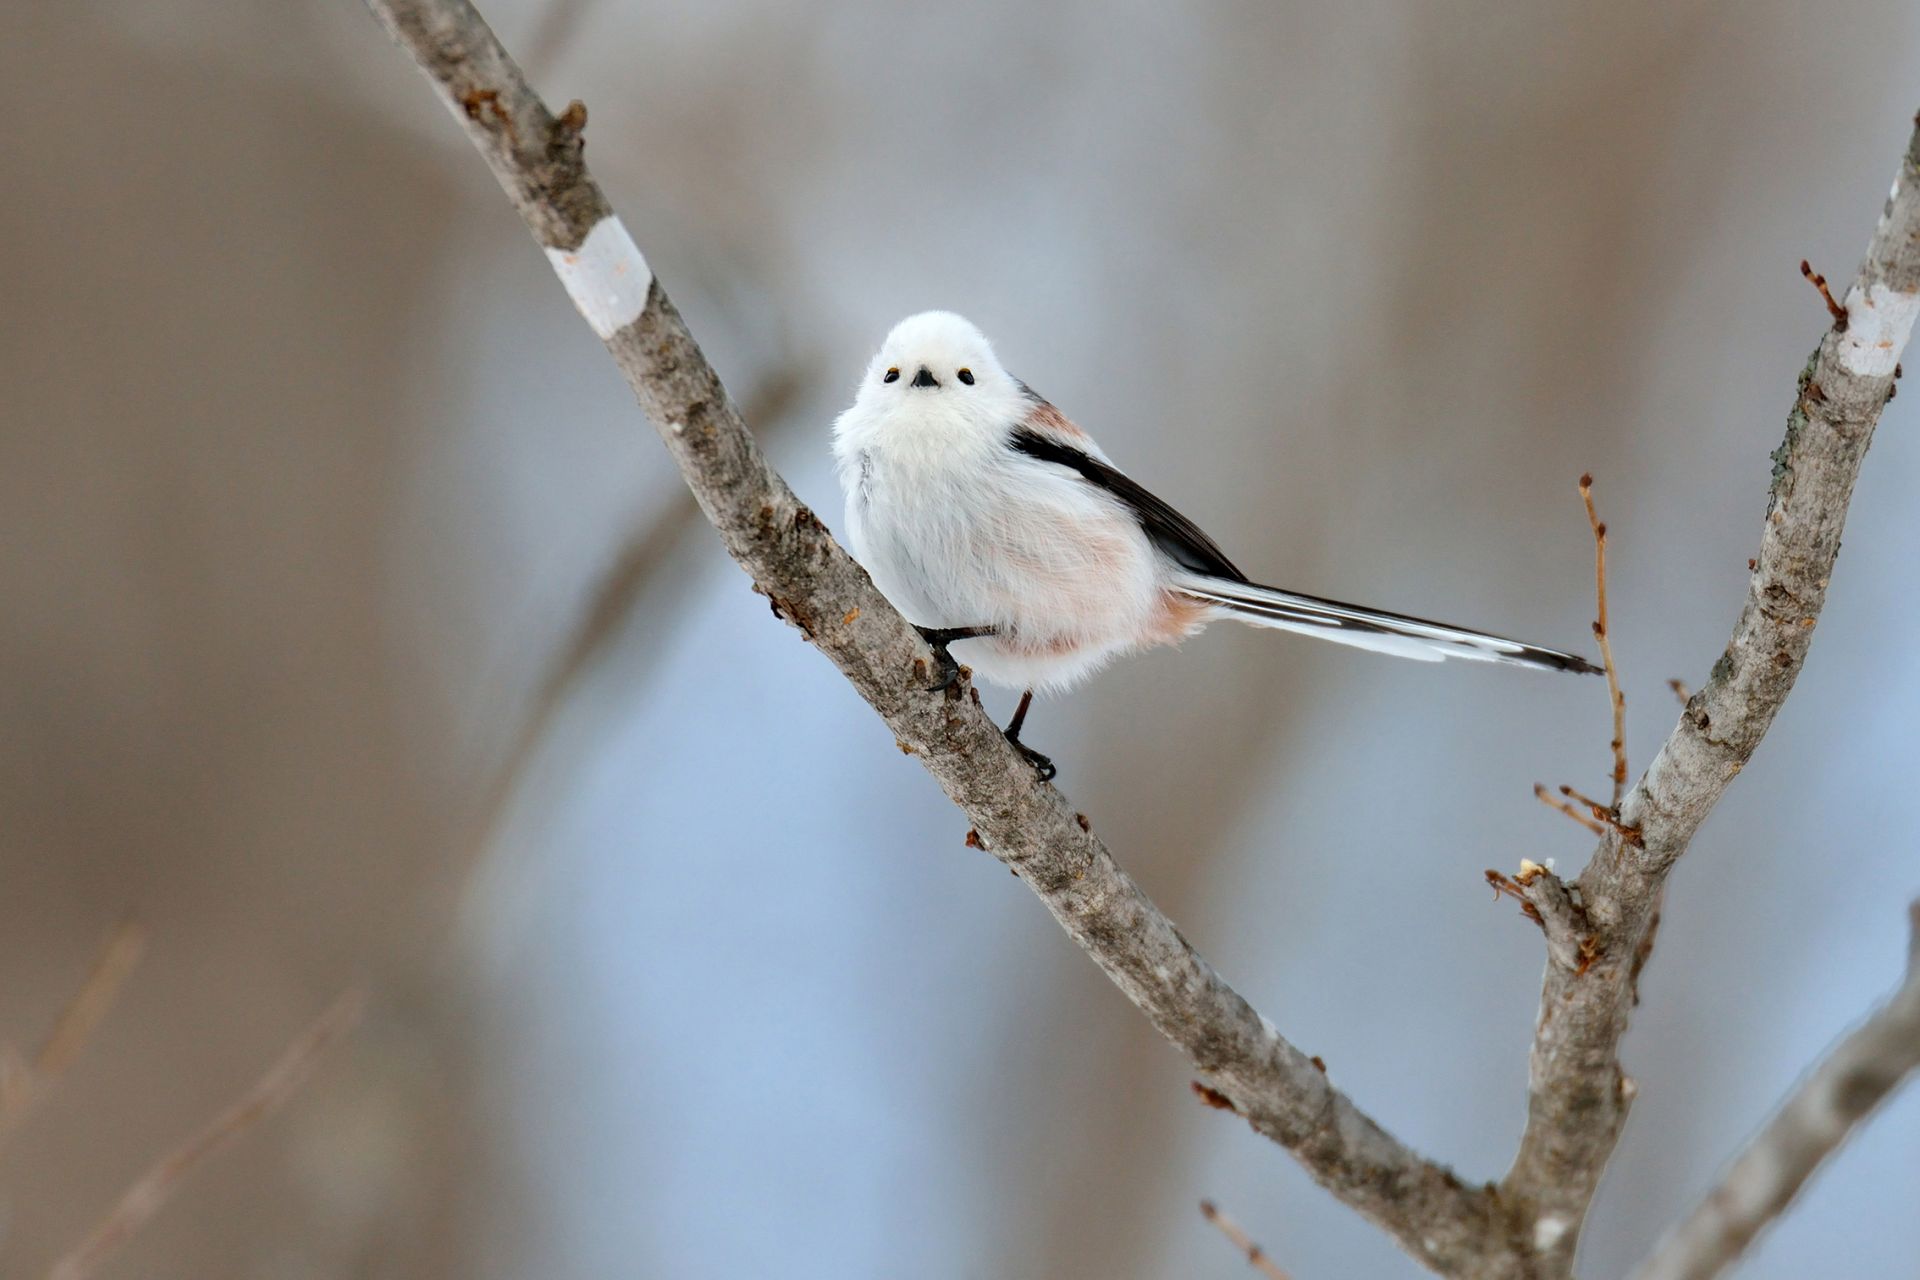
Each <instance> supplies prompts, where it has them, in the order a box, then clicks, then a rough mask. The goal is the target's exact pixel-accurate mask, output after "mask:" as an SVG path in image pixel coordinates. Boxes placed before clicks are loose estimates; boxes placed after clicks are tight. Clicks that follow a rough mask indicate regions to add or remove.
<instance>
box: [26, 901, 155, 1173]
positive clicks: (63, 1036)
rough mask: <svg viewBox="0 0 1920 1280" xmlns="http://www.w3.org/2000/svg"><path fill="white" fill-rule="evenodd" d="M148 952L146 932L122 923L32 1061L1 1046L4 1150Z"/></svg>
mask: <svg viewBox="0 0 1920 1280" xmlns="http://www.w3.org/2000/svg"><path fill="white" fill-rule="evenodd" d="M146 947H147V931H146V930H145V929H144V928H142V927H141V926H140V925H139V924H138V923H136V922H135V921H132V920H123V921H121V922H120V924H119V925H118V926H116V927H115V928H114V931H113V933H112V934H111V935H110V936H109V937H108V938H107V941H106V944H105V945H104V946H102V947H101V948H100V954H99V956H98V957H97V958H96V959H95V960H94V962H93V968H92V970H91V971H90V972H89V973H88V974H87V977H86V981H84V982H82V983H81V984H80V989H79V990H78V991H77V992H75V993H74V996H73V999H72V1000H71V1001H69V1002H68V1004H67V1007H66V1008H65V1009H64V1010H62V1011H61V1014H60V1017H59V1018H58V1019H57V1020H56V1021H55V1022H54V1024H53V1030H52V1031H50V1032H48V1033H47V1038H46V1041H45V1043H43V1044H42V1045H41V1046H40V1051H39V1052H38V1053H36V1054H34V1055H33V1058H32V1060H31V1061H29V1060H27V1059H25V1058H23V1057H21V1056H20V1054H19V1052H18V1051H17V1050H15V1049H14V1048H13V1046H11V1045H6V1046H0V1147H3V1146H4V1144H5V1142H6V1138H7V1135H8V1134H10V1133H12V1132H13V1130H14V1128H15V1127H16V1126H18V1125H19V1124H20V1122H21V1121H22V1120H24V1119H25V1118H26V1116H27V1112H28V1111H29V1110H30V1109H31V1108H32V1107H33V1104H34V1103H35V1102H37V1101H39V1099H40V1098H41V1097H43V1096H45V1094H46V1091H47V1090H48V1089H50V1088H52V1087H53V1085H54V1084H55V1082H57V1081H58V1080H59V1079H60V1077H61V1076H62V1075H64V1074H65V1073H66V1070H67V1068H68V1067H70V1066H72V1065H73V1060H74V1059H75V1058H77V1057H79V1056H80V1051H81V1050H82V1049H84V1048H85V1047H86V1045H87V1041H88V1040H90V1039H91V1038H92V1037H93V1030H94V1028H95V1027H97V1026H99V1025H100V1019H102V1018H104V1017H106V1015H107V1010H109V1009H111V1008H112V1007H113V1002H114V999H115V998H116V997H117V996H118V995H119V994H120V988H121V986H122V984H124V983H125V982H126V980H127V977H128V975H129V974H131V973H132V972H133V970H134V966H135V965H137V964H139V963H140V957H141V955H142V954H143V953H144V952H145V951H146Z"/></svg>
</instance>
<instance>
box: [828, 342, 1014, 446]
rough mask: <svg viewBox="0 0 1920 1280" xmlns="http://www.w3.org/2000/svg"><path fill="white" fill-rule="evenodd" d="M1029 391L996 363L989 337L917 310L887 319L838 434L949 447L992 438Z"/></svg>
mask: <svg viewBox="0 0 1920 1280" xmlns="http://www.w3.org/2000/svg"><path fill="white" fill-rule="evenodd" d="M1030 395H1031V393H1030V392H1028V391H1027V390H1026V388H1025V387H1023V386H1022V385H1021V384H1020V382H1019V380H1018V379H1016V378H1014V377H1013V375H1011V374H1009V373H1008V372H1007V371H1006V370H1005V369H1004V368H1002V367H1001V364H1000V360H999V358H998V357H997V356H995V355H994V354H993V345H992V344H991V343H989V342H988V341H987V336H986V335H985V334H983V333H981V332H980V330H978V329H976V328H975V327H974V326H973V325H972V324H971V323H970V322H968V321H967V320H966V319H964V318H963V317H961V316H957V315H955V314H954V313H953V312H951V311H922V312H921V313H920V314H918V315H912V316H908V317H907V318H906V319H905V320H902V321H901V322H900V323H899V324H897V325H895V326H893V330H892V332H890V333H888V334H887V337H886V341H884V342H882V343H881V344H880V350H879V353H878V354H876V355H875V356H874V357H873V360H872V362H871V363H870V364H868V366H867V371H866V373H865V374H863V375H862V376H861V379H860V387H859V390H858V392H857V393H856V394H855V396H854V402H853V407H852V408H850V409H848V410H847V412H846V413H844V414H842V415H841V417H840V421H839V423H838V428H837V430H838V435H839V436H840V438H841V439H843V440H845V439H847V438H848V437H849V436H850V435H851V436H854V437H859V438H861V439H862V440H863V441H864V440H868V439H869V438H874V439H884V440H890V441H892V442H894V443H896V444H906V443H909V442H910V441H912V440H916V439H917V440H920V441H922V442H924V443H926V444H928V445H935V444H939V445H942V446H943V447H951V446H952V445H954V444H956V443H959V442H961V441H963V440H968V441H973V442H976V443H978V444H979V445H980V446H981V447H983V448H984V447H987V446H988V445H990V444H993V443H997V442H998V441H999V440H1000V438H1001V437H1002V436H1003V435H1004V434H1005V431H1006V428H1007V424H1009V423H1011V422H1015V421H1018V420H1019V419H1020V418H1021V417H1022V416H1023V415H1024V414H1025V413H1026V412H1027V409H1028V403H1027V402H1028V399H1029V397H1030Z"/></svg>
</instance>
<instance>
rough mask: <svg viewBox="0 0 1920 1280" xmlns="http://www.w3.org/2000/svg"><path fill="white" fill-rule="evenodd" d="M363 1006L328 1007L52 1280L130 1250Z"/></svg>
mask: <svg viewBox="0 0 1920 1280" xmlns="http://www.w3.org/2000/svg"><path fill="white" fill-rule="evenodd" d="M363 1003H364V1000H363V998H362V997H361V994H360V993H359V992H357V991H349V992H347V993H346V994H345V995H342V996H341V997H340V998H339V999H337V1000H335V1001H334V1002H333V1004H332V1005H330V1006H328V1008H327V1011H326V1012H325V1013H323V1014H321V1015H320V1018H319V1020H318V1021H317V1022H315V1023H314V1024H313V1025H312V1026H311V1027H308V1028H307V1030H306V1031H304V1032H302V1033H301V1035H300V1038H299V1039H297V1040H295V1041H294V1042H293V1043H292V1044H291V1045H289V1046H288V1047H287V1051H286V1052H285V1053H283V1054H282V1055H280V1060H279V1061H278V1062H276V1063H274V1064H273V1066H272V1067H271V1068H269V1069H268V1071H267V1073H266V1074H265V1075H264V1076H262V1077H260V1080H259V1082H258V1083H256V1084H255V1085H254V1086H253V1088H251V1089H249V1090H247V1092H246V1093H245V1094H244V1095H243V1096H242V1097H241V1098H240V1100H239V1101H237V1102H235V1103H234V1104H233V1105H232V1106H230V1107H228V1108H227V1109H226V1110H225V1111H223V1112H221V1113H220V1114H219V1115H217V1116H215V1117H214V1118H213V1119H212V1120H210V1121H209V1122H208V1123H207V1124H206V1125H204V1126H203V1127H202V1128H201V1129H200V1130H199V1131H198V1132H196V1133H194V1134H193V1136H191V1137H189V1138H188V1139H187V1140H186V1141H185V1142H183V1143H181V1144H180V1145H179V1146H178V1147H175V1148H174V1149H173V1150H172V1151H171V1152H169V1153H168V1154H167V1155H166V1156H165V1158H163V1159H162V1160H160V1161H159V1162H158V1163H157V1164H155V1165H154V1166H153V1167H152V1168H151V1169H148V1170H147V1171H146V1172H145V1173H144V1174H142V1175H141V1176H140V1177H139V1179H137V1180H136V1181H135V1182H134V1184H133V1185H132V1186H130V1187H128V1188H127V1190H126V1192H125V1194H123V1195H122V1196H121V1197H120V1199H119V1201H118V1202H116V1203H115V1204H114V1206H113V1209H112V1210H111V1211H110V1212H109V1213H108V1214H107V1216H106V1217H105V1218H103V1219H101V1221H100V1224H99V1225H98V1226H96V1227H95V1228H94V1229H93V1230H92V1231H91V1232H90V1233H89V1234H88V1235H87V1238H86V1239H85V1240H83V1241H81V1242H80V1245H79V1247H77V1248H76V1249H74V1250H73V1251H72V1252H71V1253H69V1254H67V1256H66V1257H64V1258H62V1259H60V1260H59V1261H58V1262H56V1263H54V1264H53V1267H52V1269H51V1270H49V1271H48V1272H47V1280H87V1277H88V1276H91V1275H92V1274H93V1273H94V1271H95V1270H96V1269H97V1268H98V1267H99V1265H100V1263H101V1262H103V1261H104V1260H105V1259H106V1257H107V1255H108V1254H110V1253H112V1252H113V1251H114V1250H115V1249H117V1248H119V1247H120V1246H121V1245H122V1244H125V1243H126V1241H127V1240H128V1238H129V1237H131V1236H132V1235H133V1233H134V1232H136V1231H138V1230H139V1229H140V1228H141V1227H143V1226H145V1225H146V1224H147V1221H148V1220H149V1219H150V1218H152V1217H153V1215H154V1214H156V1213H158V1212H159V1211H160V1208H161V1206H163V1205H164V1204H166V1202H167V1198H168V1197H169V1196H171V1195H172V1194H173V1192H174V1191H175V1189H177V1188H178V1187H179V1185H180V1182H181V1180H182V1179H184V1178H185V1177H186V1176H187V1175H188V1174H189V1173H191V1172H192V1171H193V1170H194V1168H195V1167H196V1166H197V1165H199V1164H200V1162H201V1161H203V1160H205V1159H206V1158H207V1157H208V1156H210V1155H212V1154H213V1153H214V1152H216V1151H218V1150H219V1149H220V1148H221V1147H224V1146H226V1145H227V1144H228V1143H230V1142H232V1141H233V1140H234V1139H235V1138H237V1137H239V1136H240V1135H241V1134H243V1133H245V1132H246V1131H247V1130H248V1129H250V1128H252V1127H253V1126H254V1125H255V1124H257V1123H259V1122H260V1121H261V1120H263V1119H265V1118H266V1117H267V1116H269V1115H272V1114H273V1113H274V1112H275V1111H277V1110H279V1108H280V1106H281V1104H282V1103H284V1102H286V1100H287V1099H288V1098H290V1097H292V1096H293V1095H294V1093H295V1092H296V1091H298V1090H299V1088H300V1086H301V1085H303V1084H305V1083H306V1082H307V1079H308V1077H310V1076H311V1075H312V1074H313V1070H314V1067H315V1066H316V1065H317V1064H318V1062H319V1059H320V1055H321V1054H323V1053H325V1052H326V1050H327V1048H328V1047H329V1046H330V1045H332V1044H333V1043H334V1041H336V1040H338V1039H340V1038H341V1037H342V1036H344V1035H346V1034H347V1032H349V1031H351V1030H352V1029H353V1026H354V1024H355V1023H356V1022H358V1021H359V1020H360V1009H361V1005H362V1004H363Z"/></svg>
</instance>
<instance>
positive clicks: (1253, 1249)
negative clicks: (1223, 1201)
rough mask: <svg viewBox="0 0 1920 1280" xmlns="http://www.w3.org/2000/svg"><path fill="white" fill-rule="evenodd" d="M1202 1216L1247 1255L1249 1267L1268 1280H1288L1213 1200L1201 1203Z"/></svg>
mask: <svg viewBox="0 0 1920 1280" xmlns="http://www.w3.org/2000/svg"><path fill="white" fill-rule="evenodd" d="M1200 1216H1201V1217H1203V1218H1205V1219H1206V1220H1207V1221H1208V1222H1211V1223H1212V1224H1213V1225H1214V1226H1216V1227H1218V1228H1219V1229H1220V1234H1221V1235H1223V1236H1225V1237H1226V1238H1227V1239H1228V1240H1229V1241H1231V1242H1232V1244H1233V1247H1234V1248H1236V1249H1238V1250H1239V1251H1240V1252H1241V1253H1243V1254H1245V1255H1246V1258H1247V1265H1248V1266H1250V1267H1252V1268H1253V1269H1254V1270H1255V1271H1258V1272H1259V1273H1260V1274H1261V1275H1263V1276H1265V1277H1267V1280H1288V1277H1287V1273H1286V1272H1284V1271H1282V1270H1281V1269H1280V1264H1278V1263H1277V1262H1275V1261H1274V1260H1273V1259H1272V1258H1271V1257H1270V1256H1268V1254H1267V1251H1266V1250H1265V1249H1262V1248H1261V1247H1260V1246H1259V1245H1258V1244H1255V1243H1254V1241H1253V1238H1252V1237H1251V1236H1249V1235H1248V1234H1247V1233H1246V1232H1245V1231H1243V1230H1241V1229H1240V1224H1239V1223H1237V1222H1235V1221H1234V1220H1233V1219H1232V1218H1230V1217H1228V1216H1227V1214H1226V1212H1225V1211H1224V1210H1222V1209H1221V1208H1220V1206H1219V1205H1217V1204H1215V1203H1214V1202H1213V1201H1211V1200H1202V1201H1201V1202H1200Z"/></svg>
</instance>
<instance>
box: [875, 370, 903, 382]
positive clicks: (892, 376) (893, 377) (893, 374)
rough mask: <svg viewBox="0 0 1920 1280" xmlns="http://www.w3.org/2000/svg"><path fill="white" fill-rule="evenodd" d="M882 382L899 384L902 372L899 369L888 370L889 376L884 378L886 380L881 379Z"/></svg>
mask: <svg viewBox="0 0 1920 1280" xmlns="http://www.w3.org/2000/svg"><path fill="white" fill-rule="evenodd" d="M880 381H882V382H898V381H900V371H899V370H898V369H889V370H887V376H886V377H884V378H882V379H880Z"/></svg>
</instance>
